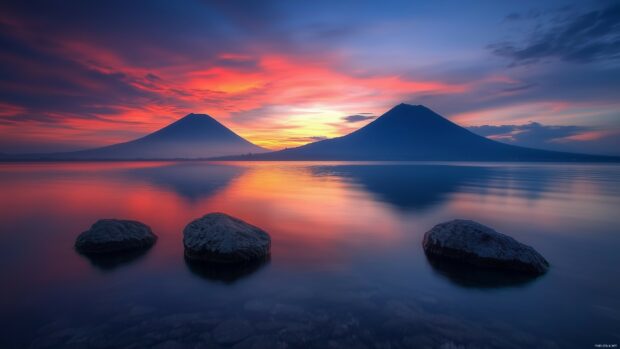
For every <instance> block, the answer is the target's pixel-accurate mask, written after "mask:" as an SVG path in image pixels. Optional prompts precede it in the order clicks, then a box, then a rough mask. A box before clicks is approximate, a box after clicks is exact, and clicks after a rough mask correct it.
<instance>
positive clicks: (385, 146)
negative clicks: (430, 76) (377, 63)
mask: <svg viewBox="0 0 620 349" xmlns="http://www.w3.org/2000/svg"><path fill="white" fill-rule="evenodd" d="M231 159H245V160H395V161H401V160H418V161H419V160H447V161H618V158H615V157H607V156H595V155H585V154H574V153H563V152H554V151H547V150H539V149H531V148H524V147H518V146H514V145H509V144H505V143H500V142H496V141H493V140H491V139H488V138H484V137H482V136H479V135H476V134H474V133H472V132H470V131H469V130H467V129H465V128H463V127H461V126H459V125H457V124H455V123H453V122H451V121H449V120H448V119H446V118H444V117H442V116H441V115H439V114H437V113H435V112H433V111H432V110H430V109H429V108H426V107H424V106H422V105H409V104H399V105H397V106H395V107H394V108H392V109H391V110H389V111H388V112H387V113H385V114H383V115H382V116H381V117H379V118H377V119H376V120H374V121H373V122H371V123H369V124H368V125H366V126H364V127H362V128H360V129H359V130H357V131H354V132H352V133H350V134H348V135H346V136H342V137H338V138H332V139H326V140H322V141H318V142H315V143H310V144H306V145H303V146H300V147H297V148H291V149H284V150H280V151H276V152H270V153H264V154H257V155H247V156H238V157H231Z"/></svg>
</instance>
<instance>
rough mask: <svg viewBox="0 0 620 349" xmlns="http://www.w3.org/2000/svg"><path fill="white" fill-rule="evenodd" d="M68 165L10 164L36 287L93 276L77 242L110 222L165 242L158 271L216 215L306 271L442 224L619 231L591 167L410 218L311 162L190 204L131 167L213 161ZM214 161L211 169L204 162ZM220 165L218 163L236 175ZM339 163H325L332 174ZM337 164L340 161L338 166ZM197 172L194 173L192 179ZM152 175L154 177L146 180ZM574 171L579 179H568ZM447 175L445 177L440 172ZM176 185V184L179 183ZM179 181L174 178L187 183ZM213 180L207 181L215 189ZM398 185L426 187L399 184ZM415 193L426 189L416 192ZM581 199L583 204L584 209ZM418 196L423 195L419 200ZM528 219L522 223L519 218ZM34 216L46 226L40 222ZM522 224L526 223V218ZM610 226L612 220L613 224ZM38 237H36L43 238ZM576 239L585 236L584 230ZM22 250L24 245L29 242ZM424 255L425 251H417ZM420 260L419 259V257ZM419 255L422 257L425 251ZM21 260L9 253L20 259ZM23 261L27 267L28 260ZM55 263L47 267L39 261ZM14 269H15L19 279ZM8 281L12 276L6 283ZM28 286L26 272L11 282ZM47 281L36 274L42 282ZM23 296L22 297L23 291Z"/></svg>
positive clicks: (517, 182) (523, 171) (173, 263)
mask: <svg viewBox="0 0 620 349" xmlns="http://www.w3.org/2000/svg"><path fill="white" fill-rule="evenodd" d="M187 164H188V163H173V162H162V163H156V162H145V163H130V162H120V163H79V164H75V163H73V164H72V163H67V164H42V163H40V164H23V165H16V164H12V165H2V166H0V175H1V176H2V181H0V190H1V192H2V193H3V195H2V196H1V197H0V208H1V209H2V214H1V215H0V219H1V226H2V227H3V229H2V232H1V233H2V234H1V235H0V243H8V242H11V245H13V244H15V241H20V239H26V240H28V239H35V238H36V239H45V242H44V243H41V244H35V246H33V247H32V248H34V250H32V249H31V250H29V253H37V254H38V255H39V256H40V257H41V258H37V259H32V261H24V263H25V264H24V265H23V267H22V268H20V269H13V270H15V271H17V270H19V273H20V274H21V273H28V274H29V275H31V276H33V277H32V278H30V279H29V280H33V281H31V282H34V284H28V285H27V286H28V287H36V286H41V285H44V284H46V283H50V282H54V283H63V282H71V280H75V279H80V278H81V277H82V276H83V275H90V272H91V271H90V269H89V268H90V267H89V266H88V261H87V260H86V259H84V258H83V257H81V256H79V255H78V254H77V253H75V251H73V248H72V246H73V242H74V239H75V237H76V236H77V234H79V233H80V232H81V231H83V230H85V229H86V228H88V227H89V226H90V225H91V224H92V223H93V222H95V221H96V220H98V219H100V218H107V217H109V218H112V217H115V218H125V219H136V220H140V221H143V222H145V223H147V224H148V225H150V226H151V227H152V229H153V231H154V232H155V233H156V234H158V235H159V237H160V238H159V240H158V242H157V244H156V245H155V247H154V248H153V249H152V250H151V251H149V252H148V253H147V254H146V256H145V257H144V259H142V260H139V261H138V262H136V263H145V265H146V266H147V268H148V269H149V270H153V271H155V270H168V269H170V268H176V267H178V265H179V264H180V263H182V253H183V251H182V248H183V247H182V243H181V239H182V230H183V228H184V226H185V225H186V224H187V223H188V222H190V221H191V220H193V219H195V218H198V217H200V216H202V215H203V214H205V213H208V212H214V211H222V212H226V213H229V214H232V215H234V216H238V217H240V218H242V219H244V220H246V221H248V222H249V223H252V224H254V225H257V226H259V227H261V228H263V229H265V230H266V231H268V232H269V233H270V234H271V236H272V239H273V245H272V263H271V264H272V265H273V266H277V267H278V268H288V267H290V268H301V269H302V270H306V271H309V270H325V269H328V270H333V269H335V268H336V269H338V268H346V267H347V266H349V265H351V264H354V263H357V262H358V259H359V258H363V259H366V260H371V259H372V258H373V256H374V255H381V254H385V253H386V251H391V250H393V249H399V248H403V247H402V246H401V244H402V243H403V242H404V241H408V242H407V243H411V241H409V240H411V238H412V236H418V237H419V238H420V239H421V234H422V233H423V232H424V231H425V229H428V228H429V227H431V226H432V225H433V224H436V223H437V222H438V221H441V220H445V219H452V218H454V217H467V218H470V219H476V220H480V221H482V222H484V223H486V224H489V225H491V226H494V227H497V228H498V229H499V230H502V231H505V232H507V233H510V234H511V235H514V236H516V237H517V238H519V237H521V238H523V239H524V240H525V241H528V240H529V239H531V238H532V235H531V234H532V232H531V231H529V230H527V229H526V230H524V231H514V229H513V228H512V227H513V226H516V225H518V224H520V223H522V222H520V221H518V220H519V219H522V217H523V214H525V213H527V215H528V217H530V219H531V220H532V221H533V222H536V223H535V226H537V227H539V228H540V227H548V229H550V230H552V231H553V233H554V234H556V233H557V234H568V233H567V232H563V231H556V230H554V229H553V227H554V226H557V225H561V224H567V222H570V224H571V226H573V227H576V228H577V227H580V229H581V230H579V229H577V230H579V231H584V232H587V231H589V230H588V229H589V227H588V225H592V224H595V223H596V222H598V223H596V224H608V223H605V222H609V224H611V223H613V217H614V212H611V210H613V208H615V207H617V205H618V199H617V197H618V193H614V192H610V193H604V192H601V188H600V187H599V186H598V185H597V184H595V183H594V182H592V181H590V176H598V175H599V171H600V173H601V174H604V173H606V172H605V171H610V170H612V171H613V167H602V168H599V169H598V170H597V168H596V167H593V168H591V169H587V168H586V169H584V167H583V166H581V167H579V166H577V167H574V166H573V167H571V165H567V166H566V167H565V168H562V167H560V166H554V167H551V168H549V169H545V168H544V167H541V166H538V167H534V168H528V167H527V166H524V167H505V168H504V167H503V166H500V165H495V166H491V167H489V171H490V175H487V176H482V177H480V178H477V179H475V178H474V179H471V178H470V179H469V180H467V181H465V182H463V183H461V184H460V185H456V186H453V187H451V188H450V189H449V193H446V195H444V196H442V198H441V200H440V201H438V202H433V206H432V207H424V208H419V207H417V206H410V208H409V209H408V210H403V209H402V208H398V207H397V206H393V205H391V203H390V202H386V201H385V200H386V198H389V196H387V197H386V196H384V198H383V199H381V198H379V197H378V196H376V195H375V194H376V193H371V192H369V191H367V190H368V188H365V187H364V186H363V185H360V184H359V183H356V180H355V179H351V178H348V177H343V176H341V175H339V174H338V172H337V171H331V172H330V171H322V172H320V173H319V174H317V172H316V171H312V169H311V168H310V167H308V166H310V165H313V166H316V164H311V163H298V164H290V163H236V164H232V163H228V165H232V166H242V167H243V170H242V171H240V174H239V175H237V174H238V173H239V172H235V171H232V172H222V173H231V178H230V180H229V181H220V182H219V183H222V185H221V186H220V187H219V188H216V189H215V190H214V191H210V192H209V193H208V194H205V195H203V196H202V197H197V198H194V197H186V196H184V194H185V193H184V191H182V190H179V191H177V190H175V188H177V189H179V187H177V186H176V184H179V183H182V182H183V181H182V179H183V178H182V177H181V178H179V180H181V181H180V182H179V183H169V185H164V184H162V183H160V182H157V181H152V177H149V176H144V177H140V176H136V172H132V171H130V170H135V169H145V168H148V169H150V170H152V171H166V170H167V169H168V168H169V167H171V166H179V167H181V168H182V169H187V171H190V172H178V173H180V174H186V175H187V176H188V178H192V180H193V178H194V177H195V176H194V175H195V174H200V173H208V170H209V166H213V165H210V164H209V163H199V162H196V163H194V164H195V166H189V167H185V166H187ZM201 164H202V165H201ZM225 165H226V163H219V164H217V166H225ZM328 165H329V164H328V163H322V164H320V166H321V167H326V166H328ZM332 165H333V164H332ZM192 171H193V172H192ZM139 173H143V172H139ZM569 174H570V176H568V175H569ZM437 175H438V176H441V175H442V172H441V171H439V170H438V172H437ZM168 178H170V177H168ZM176 179H177V178H171V180H176ZM207 180H209V178H208V176H205V181H207ZM395 185H398V186H416V185H418V186H419V185H425V183H421V182H416V181H413V182H399V183H395ZM408 192H415V191H411V190H409V191H408ZM575 198H579V199H578V200H577V199H575ZM415 199H416V198H412V200H415ZM517 211H518V212H521V213H523V214H519V215H514V214H513V213H514V212H517ZM33 217H36V219H34V220H33ZM515 220H517V221H515ZM601 222H603V223H601ZM32 234H35V235H36V237H33V236H32ZM570 234H574V231H572V233H570ZM17 245H19V243H18V244H17ZM412 249H413V247H412ZM412 253H414V252H412ZM415 253H418V252H415ZM17 256H18V255H16V257H11V255H5V256H3V258H5V261H8V263H10V261H11V260H12V258H17ZM19 260H23V258H22V257H19ZM41 260H46V261H48V262H47V263H45V265H39V264H36V263H35V262H34V261H41ZM7 272H8V271H7ZM5 276H6V275H5ZM9 276H10V277H11V278H18V277H20V276H19V275H17V274H15V275H9ZM34 276H36V277H34ZM17 291H19V290H17Z"/></svg>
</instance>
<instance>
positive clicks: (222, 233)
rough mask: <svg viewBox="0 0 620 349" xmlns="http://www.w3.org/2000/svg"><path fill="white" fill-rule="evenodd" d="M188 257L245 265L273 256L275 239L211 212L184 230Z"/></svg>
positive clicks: (257, 229)
mask: <svg viewBox="0 0 620 349" xmlns="http://www.w3.org/2000/svg"><path fill="white" fill-rule="evenodd" d="M183 245H184V246H185V256H186V257H187V258H188V259H190V260H192V261H203V262H216V263H244V262H250V261H256V260H260V259H263V258H265V257H267V256H268V255H269V252H270V249H271V238H270V237H269V234H267V233H266V232H265V231H263V230H262V229H260V228H257V227H255V226H253V225H251V224H248V223H246V222H244V221H242V220H240V219H237V218H235V217H231V216H229V215H227V214H224V213H209V214H207V215H205V216H203V217H202V218H198V219H196V220H194V221H192V222H191V223H189V224H188V225H187V226H186V227H185V230H183Z"/></svg>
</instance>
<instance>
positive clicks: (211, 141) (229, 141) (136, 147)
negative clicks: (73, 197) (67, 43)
mask: <svg viewBox="0 0 620 349" xmlns="http://www.w3.org/2000/svg"><path fill="white" fill-rule="evenodd" d="M264 151H265V149H263V148H260V147H258V146H256V145H254V144H252V143H250V142H248V141H247V140H245V139H243V138H242V137H240V136H239V135H237V134H236V133H234V132H233V131H231V130H229V129H228V128H226V126H224V125H222V124H221V123H219V122H218V121H217V120H215V119H214V118H212V117H210V116H209V115H206V114H188V115H187V116H185V117H183V118H181V119H179V120H177V121H175V122H174V123H172V124H170V125H168V126H166V127H164V128H162V129H160V130H158V131H155V132H153V133H151V134H149V135H147V136H145V137H142V138H139V139H136V140H133V141H130V142H126V143H119V144H114V145H110V146H106V147H102V148H97V149H90V150H82V151H76V152H70V153H57V154H53V155H51V157H52V158H63V159H204V158H211V157H217V156H228V155H238V154H247V153H260V152H264Z"/></svg>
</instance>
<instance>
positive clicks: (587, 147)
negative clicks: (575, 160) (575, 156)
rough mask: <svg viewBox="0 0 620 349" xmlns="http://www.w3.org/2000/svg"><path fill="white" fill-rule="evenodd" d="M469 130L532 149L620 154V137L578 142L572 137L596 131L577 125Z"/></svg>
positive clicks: (512, 126) (529, 124)
mask: <svg viewBox="0 0 620 349" xmlns="http://www.w3.org/2000/svg"><path fill="white" fill-rule="evenodd" d="M467 129H469V130H470V131H472V132H474V133H476V134H479V135H481V136H484V137H489V138H493V139H495V140H498V141H500V142H504V143H508V144H513V145H519V146H523V147H530V148H541V149H549V150H556V151H570V152H580V153H592V154H605V155H620V137H619V136H620V135H619V134H617V133H609V134H607V135H603V136H601V137H600V138H596V139H590V140H587V139H586V140H579V139H574V138H571V137H573V136H578V135H581V134H584V133H587V132H591V131H596V130H595V129H594V128H593V127H586V126H575V125H543V124H540V123H538V122H530V123H528V124H524V125H481V126H470V127H467Z"/></svg>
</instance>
